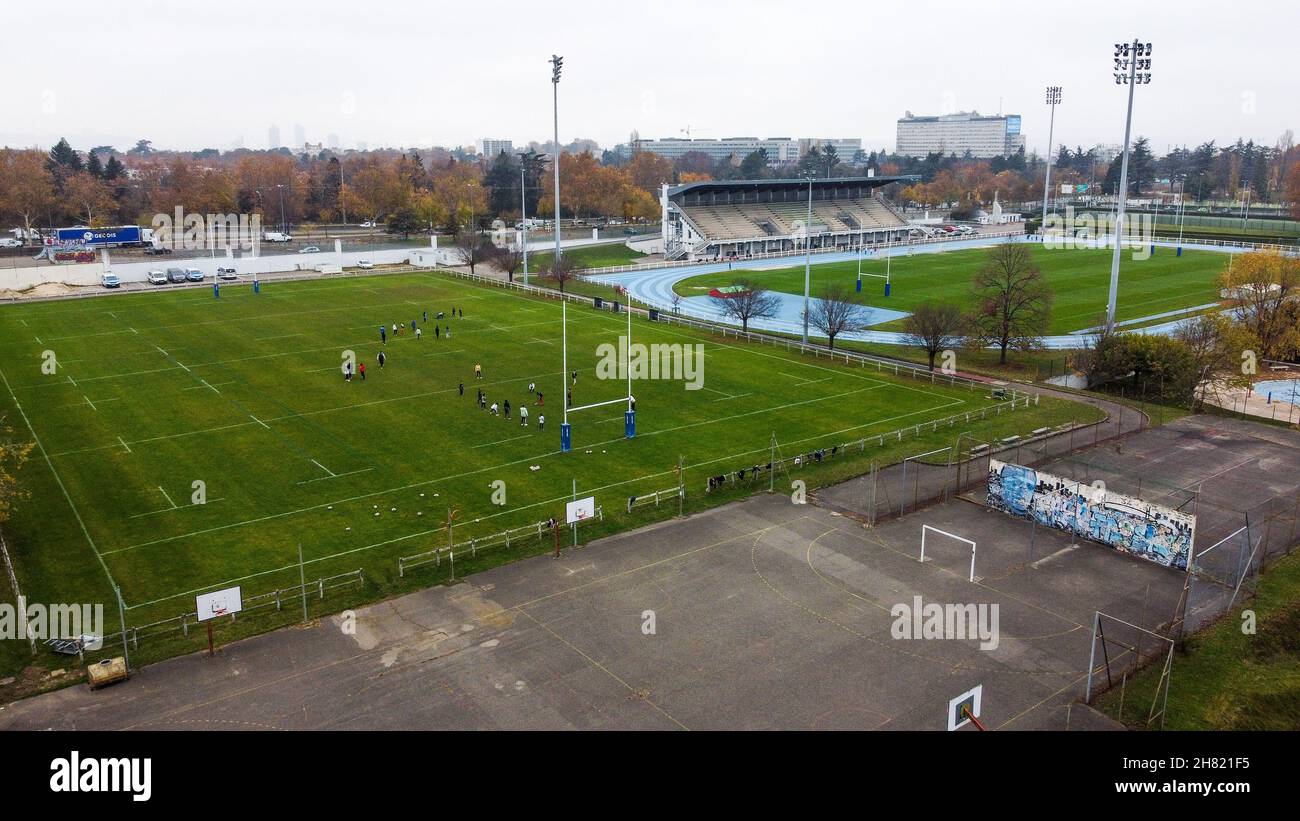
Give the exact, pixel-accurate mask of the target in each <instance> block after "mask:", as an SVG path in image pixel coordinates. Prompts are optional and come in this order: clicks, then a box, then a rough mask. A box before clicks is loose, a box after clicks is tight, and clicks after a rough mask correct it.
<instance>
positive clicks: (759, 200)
mask: <svg viewBox="0 0 1300 821" xmlns="http://www.w3.org/2000/svg"><path fill="white" fill-rule="evenodd" d="M916 179H917V178H916V177H914V176H898V177H839V178H831V179H826V180H813V181H812V224H811V225H810V226H807V229H805V223H807V222H808V196H809V192H808V181H807V180H799V179H795V180H722V181H713V182H693V183H688V184H686V185H677V186H667V185H665V186H664V188H663V191H662V194H661V196H660V205H661V207H662V208H663V241H664V255H665V257H666V258H667V259H682V258H686V259H691V260H696V259H723V258H731V257H746V256H752V255H755V254H766V253H779V252H782V251H794V250H796V249H802V248H803V247H804V237H805V236H808V238H809V239H808V242H809V243H810V245H811V247H812V248H814V249H828V250H829V249H831V248H839V249H844V250H853V249H855V248H861V247H865V246H871V245H876V244H879V243H884V242H890V241H897V240H899V239H902V238H904V237H906V236H907V234H908V232H909V231H910V230H911V229H910V227H909V226H908V224H907V220H906V219H904V218H903V216H902V214H900V213H899V212H898V211H896V210H895V209H894V208H893V206H891V205H889V204H888V203H887V202H885V200H884V199H882V198H881V197H880V196H878V189H880V188H881V187H883V186H886V185H889V184H890V183H894V182H904V183H910V182H914V181H915V180H916Z"/></svg>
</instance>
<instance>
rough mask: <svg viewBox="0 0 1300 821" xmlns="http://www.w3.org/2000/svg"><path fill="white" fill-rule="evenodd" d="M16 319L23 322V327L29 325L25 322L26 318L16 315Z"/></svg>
mask: <svg viewBox="0 0 1300 821" xmlns="http://www.w3.org/2000/svg"><path fill="white" fill-rule="evenodd" d="M18 321H19V322H21V323H23V327H24V328H27V327H29V326H28V324H27V320H25V319H23V318H22V317H18Z"/></svg>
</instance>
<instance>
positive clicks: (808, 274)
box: [803, 171, 817, 345]
mask: <svg viewBox="0 0 1300 821" xmlns="http://www.w3.org/2000/svg"><path fill="white" fill-rule="evenodd" d="M815 176H817V173H816V172H815V171H809V172H808V221H807V222H805V223H804V226H803V344H805V345H807V344H808V307H809V306H808V301H809V292H810V291H811V290H812V182H813V177H815Z"/></svg>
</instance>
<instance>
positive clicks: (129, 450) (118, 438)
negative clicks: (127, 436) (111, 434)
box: [117, 436, 131, 453]
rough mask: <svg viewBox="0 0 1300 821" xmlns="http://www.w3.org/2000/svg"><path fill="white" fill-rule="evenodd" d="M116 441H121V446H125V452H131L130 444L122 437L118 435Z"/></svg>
mask: <svg viewBox="0 0 1300 821" xmlns="http://www.w3.org/2000/svg"><path fill="white" fill-rule="evenodd" d="M117 441H119V442H121V443H122V447H124V448H126V452H127V453H130V452H131V446H130V445H128V444H127V443H126V441H125V440H124V439H122V437H120V436H119V437H117Z"/></svg>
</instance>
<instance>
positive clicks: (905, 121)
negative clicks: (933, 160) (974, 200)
mask: <svg viewBox="0 0 1300 821" xmlns="http://www.w3.org/2000/svg"><path fill="white" fill-rule="evenodd" d="M1024 145H1025V136H1024V135H1023V134H1021V133H1020V115H1019V114H1006V115H1001V114H1000V115H997V116H993V117H985V116H982V115H981V114H980V113H979V112H978V111H959V112H957V113H956V114H942V115H939V116H935V117H917V116H914V115H913V114H912V112H910V111H909V112H907V116H906V117H903V118H902V119H900V120H899V121H898V138H897V147H896V149H895V150H896V152H897V153H898V154H902V155H904V156H908V157H924V156H925V155H927V154H933V153H935V152H938V153H940V154H944V155H949V154H956V155H957V156H958V157H964V156H966V154H967V152H969V153H970V156H972V157H976V158H978V159H990V158H992V157H1006V156H1009V155H1011V154H1014V153H1016V152H1017V151H1019V150H1020V149H1021V148H1023V147H1024Z"/></svg>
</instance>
